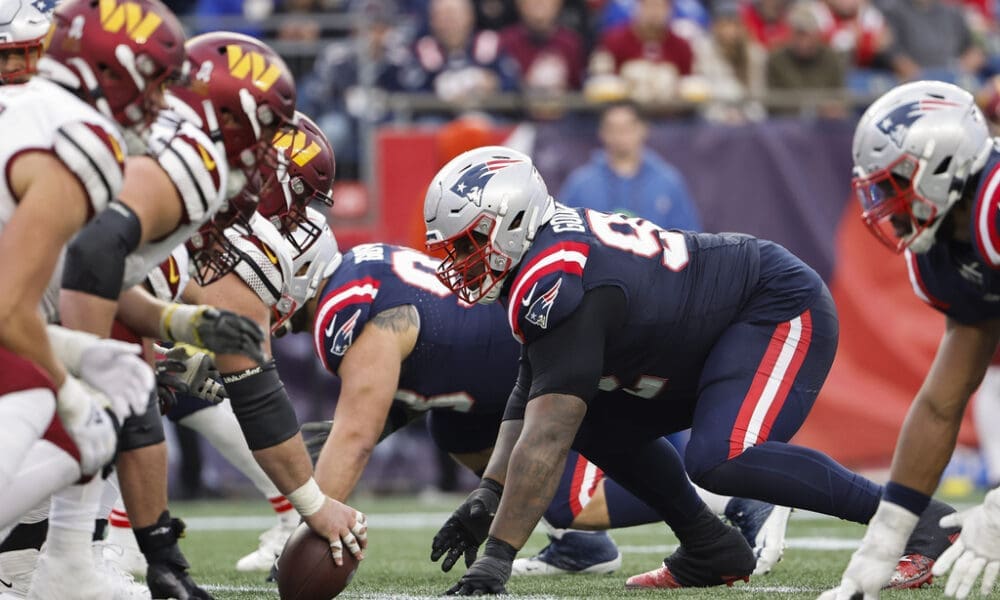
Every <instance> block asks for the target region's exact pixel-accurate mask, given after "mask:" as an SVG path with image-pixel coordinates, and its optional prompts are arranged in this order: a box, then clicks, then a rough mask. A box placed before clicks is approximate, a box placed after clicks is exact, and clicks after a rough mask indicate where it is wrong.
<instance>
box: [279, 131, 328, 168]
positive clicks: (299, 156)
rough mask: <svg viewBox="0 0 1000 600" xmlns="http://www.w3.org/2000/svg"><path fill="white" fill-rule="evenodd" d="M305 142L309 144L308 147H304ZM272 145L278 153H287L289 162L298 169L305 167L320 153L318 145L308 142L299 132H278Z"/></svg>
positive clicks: (303, 134)
mask: <svg viewBox="0 0 1000 600" xmlns="http://www.w3.org/2000/svg"><path fill="white" fill-rule="evenodd" d="M306 142H309V145H306ZM273 144H274V147H275V148H277V149H278V151H279V152H287V154H288V158H289V160H291V161H292V162H294V163H295V164H297V165H298V166H300V167H304V166H306V165H307V164H308V163H309V161H311V160H312V159H313V158H315V157H316V155H317V154H319V153H320V147H319V144H317V143H316V142H314V141H312V140H310V139H309V138H308V137H306V134H305V133H303V132H301V131H296V132H294V133H288V132H284V131H279V132H278V133H277V134H275V136H274V142H273Z"/></svg>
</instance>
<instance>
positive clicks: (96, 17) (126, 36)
mask: <svg viewBox="0 0 1000 600" xmlns="http://www.w3.org/2000/svg"><path fill="white" fill-rule="evenodd" d="M52 20H53V27H52V30H51V31H50V33H49V38H48V41H47V51H46V54H45V56H43V57H42V59H41V60H40V61H39V66H38V70H39V73H40V74H41V75H42V76H44V77H47V78H49V79H51V80H53V81H55V82H57V83H59V84H61V85H63V86H66V87H68V88H70V89H73V90H74V91H76V93H77V94H78V95H79V96H80V97H81V98H82V99H83V100H84V101H86V102H87V103H88V104H91V105H92V106H94V107H95V108H97V109H98V110H99V111H101V112H102V113H104V114H105V115H106V116H108V117H110V118H112V119H114V120H115V121H117V122H118V123H119V124H120V125H122V126H124V127H128V128H133V129H142V128H144V127H145V126H146V125H148V124H149V123H150V122H151V121H152V120H153V118H154V117H155V116H156V113H157V111H159V109H160V107H161V106H162V102H163V86H164V84H165V83H167V82H168V81H170V80H171V79H173V78H178V77H181V76H182V75H183V73H184V72H185V67H186V61H185V53H184V30H183V29H181V24H180V23H179V22H178V21H177V18H176V17H175V16H174V14H173V13H172V12H170V9H169V8H167V7H166V6H165V5H164V4H163V3H162V2H160V1H159V0H64V1H63V2H61V3H60V4H59V6H58V8H56V10H55V13H53V15H52Z"/></svg>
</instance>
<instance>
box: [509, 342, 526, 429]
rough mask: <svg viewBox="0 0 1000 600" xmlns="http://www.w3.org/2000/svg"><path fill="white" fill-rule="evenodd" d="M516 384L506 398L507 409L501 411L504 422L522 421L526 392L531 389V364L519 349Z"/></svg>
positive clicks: (522, 350) (522, 349)
mask: <svg viewBox="0 0 1000 600" xmlns="http://www.w3.org/2000/svg"><path fill="white" fill-rule="evenodd" d="M517 362H518V369H517V383H515V384H514V389H512V390H511V391H510V396H509V397H508V398H507V407H506V408H504V411H503V420H504V421H520V420H522V419H524V407H525V405H527V403H528V391H529V390H530V389H531V364H530V363H529V362H528V357H527V356H525V352H524V348H523V347H522V348H521V358H519V359H518V361H517Z"/></svg>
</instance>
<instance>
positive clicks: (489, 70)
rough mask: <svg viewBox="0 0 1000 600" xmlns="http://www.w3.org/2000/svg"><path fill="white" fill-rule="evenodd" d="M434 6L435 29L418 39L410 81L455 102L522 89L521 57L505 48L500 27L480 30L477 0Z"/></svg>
mask: <svg viewBox="0 0 1000 600" xmlns="http://www.w3.org/2000/svg"><path fill="white" fill-rule="evenodd" d="M428 10H429V12H428V15H429V26H430V33H429V34H428V35H426V36H424V37H422V38H420V39H419V40H417V43H416V44H415V45H414V51H413V53H414V58H415V62H414V64H413V65H412V68H411V69H408V71H407V73H406V74H405V75H404V77H403V79H402V83H403V85H404V86H406V87H407V88H408V89H410V90H413V91H432V92H434V93H435V94H437V96H438V97H439V98H440V99H442V100H444V101H446V102H451V103H460V102H462V101H463V100H474V99H478V98H483V97H486V96H489V95H490V94H494V93H497V92H509V91H513V90H516V89H517V85H518V81H517V80H518V69H517V63H515V62H514V60H513V59H511V58H510V57H509V56H507V55H506V54H503V53H502V52H501V51H500V39H499V35H498V34H497V32H495V31H480V32H476V31H475V29H474V25H475V12H474V10H473V6H472V2H471V0H431V3H430V7H429V9H428Z"/></svg>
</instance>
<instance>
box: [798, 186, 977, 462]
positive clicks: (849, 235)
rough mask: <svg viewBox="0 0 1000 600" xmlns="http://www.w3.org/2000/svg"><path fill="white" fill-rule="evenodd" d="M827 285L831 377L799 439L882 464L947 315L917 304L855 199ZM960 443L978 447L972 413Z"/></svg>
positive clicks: (900, 262) (848, 458)
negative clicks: (833, 310) (832, 311)
mask: <svg viewBox="0 0 1000 600" xmlns="http://www.w3.org/2000/svg"><path fill="white" fill-rule="evenodd" d="M836 255H837V262H836V267H835V268H834V274H833V278H832V281H830V282H828V283H829V285H830V290H831V292H832V293H833V299H834V301H835V302H836V304H837V312H838V314H839V316H840V347H839V348H838V350H837V358H836V360H835V361H834V363H833V369H832V371H831V372H830V377H829V378H828V379H827V383H826V385H825V386H824V388H823V392H822V393H821V394H820V396H819V399H818V400H817V402H816V405H815V407H814V408H813V411H812V413H811V414H810V415H809V418H808V419H807V420H806V423H805V425H804V426H803V428H802V430H801V431H800V432H799V434H798V436H796V440H795V441H797V442H799V443H801V444H804V445H806V446H811V447H813V448H817V449H819V450H823V451H825V452H828V453H829V454H831V455H832V456H834V457H836V458H837V459H838V460H840V461H841V462H843V463H845V464H847V465H851V466H884V465H887V464H888V457H890V456H891V455H892V451H893V448H894V447H895V445H896V437H897V435H898V433H899V428H900V426H901V424H902V422H903V418H904V417H905V416H906V410H907V408H908V407H909V404H910V401H911V400H912V398H913V396H914V394H916V392H917V389H918V388H919V387H920V384H921V382H922V381H923V379H924V375H925V374H926V373H927V369H928V368H929V367H930V364H931V361H932V360H933V358H934V353H935V351H936V349H937V343H938V340H940V338H941V334H942V333H943V331H944V316H943V315H941V314H940V313H938V312H937V311H936V310H934V309H932V308H931V307H929V306H928V305H926V304H924V302H923V301H921V300H920V299H918V298H917V297H916V295H915V294H914V293H913V290H912V288H911V287H910V281H909V277H908V275H907V269H906V263H905V260H904V259H903V257H902V256H895V255H893V254H892V253H891V252H890V251H889V250H887V249H886V248H885V247H884V246H882V244H880V243H879V242H878V240H876V239H875V236H873V235H872V234H871V233H870V232H869V231H868V229H867V228H866V227H865V225H864V224H863V223H862V221H861V219H860V218H859V217H858V208H857V206H856V204H855V202H854V201H853V200H852V201H851V202H849V203H848V204H847V207H846V209H845V211H844V216H843V218H842V219H841V222H840V229H839V232H838V234H837V253H836ZM959 443H966V444H972V445H974V444H975V434H974V432H973V428H972V423H971V420H970V418H969V413H968V412H967V413H966V421H965V423H964V424H963V427H962V433H961V435H960V437H959Z"/></svg>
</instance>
